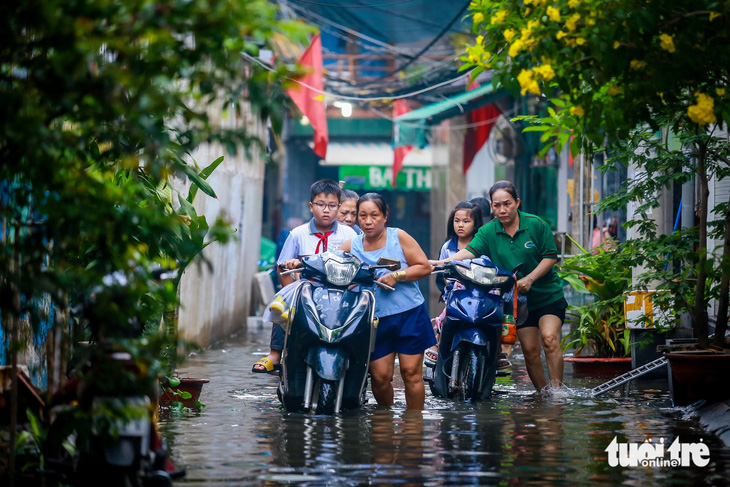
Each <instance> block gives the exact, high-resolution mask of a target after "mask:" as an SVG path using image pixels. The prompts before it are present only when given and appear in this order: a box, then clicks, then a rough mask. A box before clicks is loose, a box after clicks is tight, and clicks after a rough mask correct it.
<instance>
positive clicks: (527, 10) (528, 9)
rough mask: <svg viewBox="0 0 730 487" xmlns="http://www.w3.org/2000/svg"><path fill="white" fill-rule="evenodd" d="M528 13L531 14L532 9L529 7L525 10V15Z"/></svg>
mask: <svg viewBox="0 0 730 487" xmlns="http://www.w3.org/2000/svg"><path fill="white" fill-rule="evenodd" d="M530 12H532V9H530V8H529V7H528V8H526V9H525V15H530Z"/></svg>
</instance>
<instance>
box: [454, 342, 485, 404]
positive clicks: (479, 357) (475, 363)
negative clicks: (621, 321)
mask: <svg viewBox="0 0 730 487" xmlns="http://www.w3.org/2000/svg"><path fill="white" fill-rule="evenodd" d="M484 363H485V357H484V350H481V349H479V350H476V349H474V348H472V347H470V348H469V349H468V350H465V351H464V354H463V358H462V359H461V361H460V363H459V385H460V388H459V391H458V393H459V396H460V397H459V399H461V400H467V399H472V400H474V401H476V400H479V399H480V398H481V394H480V392H481V389H482V377H483V376H484Z"/></svg>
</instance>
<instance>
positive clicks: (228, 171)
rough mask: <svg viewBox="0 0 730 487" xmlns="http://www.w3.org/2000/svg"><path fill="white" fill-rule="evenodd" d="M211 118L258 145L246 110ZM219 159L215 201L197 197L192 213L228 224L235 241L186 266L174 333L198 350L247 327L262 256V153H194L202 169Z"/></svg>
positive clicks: (209, 148)
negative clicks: (245, 133) (240, 129)
mask: <svg viewBox="0 0 730 487" xmlns="http://www.w3.org/2000/svg"><path fill="white" fill-rule="evenodd" d="M211 117H212V120H213V122H214V123H220V124H226V125H227V126H229V127H245V128H246V130H247V131H248V132H249V133H250V134H255V135H257V136H258V137H259V138H260V139H261V140H264V137H265V135H266V126H265V125H264V123H262V122H261V121H260V120H258V118H256V117H255V116H254V115H252V114H250V113H249V112H248V111H247V110H245V109H244V110H242V114H241V115H236V114H235V113H233V112H232V111H229V112H227V114H226V115H225V116H224V115H223V112H219V113H217V114H216V113H214V114H211ZM220 156H225V159H224V161H223V163H222V164H221V165H220V166H219V167H218V168H217V169H216V170H215V172H214V173H213V174H212V175H211V176H210V178H208V182H209V183H210V184H211V186H212V187H213V189H214V190H215V192H216V195H217V196H218V199H214V198H210V197H208V196H207V195H205V194H203V193H202V192H199V193H198V196H197V198H196V200H195V209H196V211H197V212H198V214H199V215H203V214H204V215H205V216H206V219H207V220H208V222H209V223H210V224H212V223H213V222H214V221H215V219H216V218H217V217H218V216H220V217H222V218H224V219H225V220H227V221H228V222H229V223H230V224H231V225H232V226H233V228H235V230H236V240H235V241H233V242H230V243H228V244H226V245H222V244H217V243H214V244H211V245H210V246H208V247H207V248H206V249H205V250H204V251H203V257H204V259H201V258H200V257H198V258H197V259H196V262H194V263H192V264H191V265H190V266H188V268H187V270H186V271H185V274H184V275H183V277H182V280H181V282H180V300H181V307H180V312H179V318H178V331H179V334H180V336H181V338H182V339H184V340H189V341H192V342H195V343H197V344H198V345H200V346H207V345H209V344H210V343H212V342H215V341H217V340H220V339H222V338H225V337H226V336H228V335H230V334H232V333H233V332H236V331H238V330H240V329H241V328H242V327H244V326H245V324H246V318H247V316H248V314H249V307H250V294H251V286H252V278H253V274H254V273H255V272H256V271H257V262H258V259H259V251H260V240H261V219H262V201H263V188H264V170H265V161H264V156H265V154H263V153H262V151H261V150H260V149H259V148H258V147H251V148H249V149H248V150H243V148H239V150H238V152H237V153H236V154H234V155H231V154H228V153H227V152H226V150H225V148H223V147H221V146H220V145H218V144H206V145H203V146H201V147H200V148H199V150H198V151H196V152H195V153H194V154H193V157H194V159H195V160H196V161H197V162H198V164H199V165H200V166H201V167H205V166H207V165H208V164H209V163H210V162H212V161H213V160H215V159H217V158H218V157H220ZM189 184H190V183H189V182H186V183H184V186H186V187H189ZM183 194H187V189H185V190H184V191H183ZM205 261H207V262H209V263H210V266H208V265H206V264H205V263H204V262H205Z"/></svg>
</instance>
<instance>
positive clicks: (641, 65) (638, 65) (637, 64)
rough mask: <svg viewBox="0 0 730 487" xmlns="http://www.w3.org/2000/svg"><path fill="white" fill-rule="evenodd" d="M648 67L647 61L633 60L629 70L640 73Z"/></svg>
mask: <svg viewBox="0 0 730 487" xmlns="http://www.w3.org/2000/svg"><path fill="white" fill-rule="evenodd" d="M645 67H646V62H645V61H639V60H638V59H632V60H631V63H629V69H633V70H635V71H639V70H641V69H644V68H645Z"/></svg>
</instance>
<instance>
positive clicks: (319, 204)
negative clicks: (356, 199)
mask: <svg viewBox="0 0 730 487" xmlns="http://www.w3.org/2000/svg"><path fill="white" fill-rule="evenodd" d="M312 204H313V205H314V206H316V207H317V208H319V209H320V210H323V211H324V209H325V208H327V209H329V210H330V211H335V210H336V209H337V208H339V207H340V205H339V204H338V203H330V204H327V203H322V202H321V201H315V202H314V203H312Z"/></svg>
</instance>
